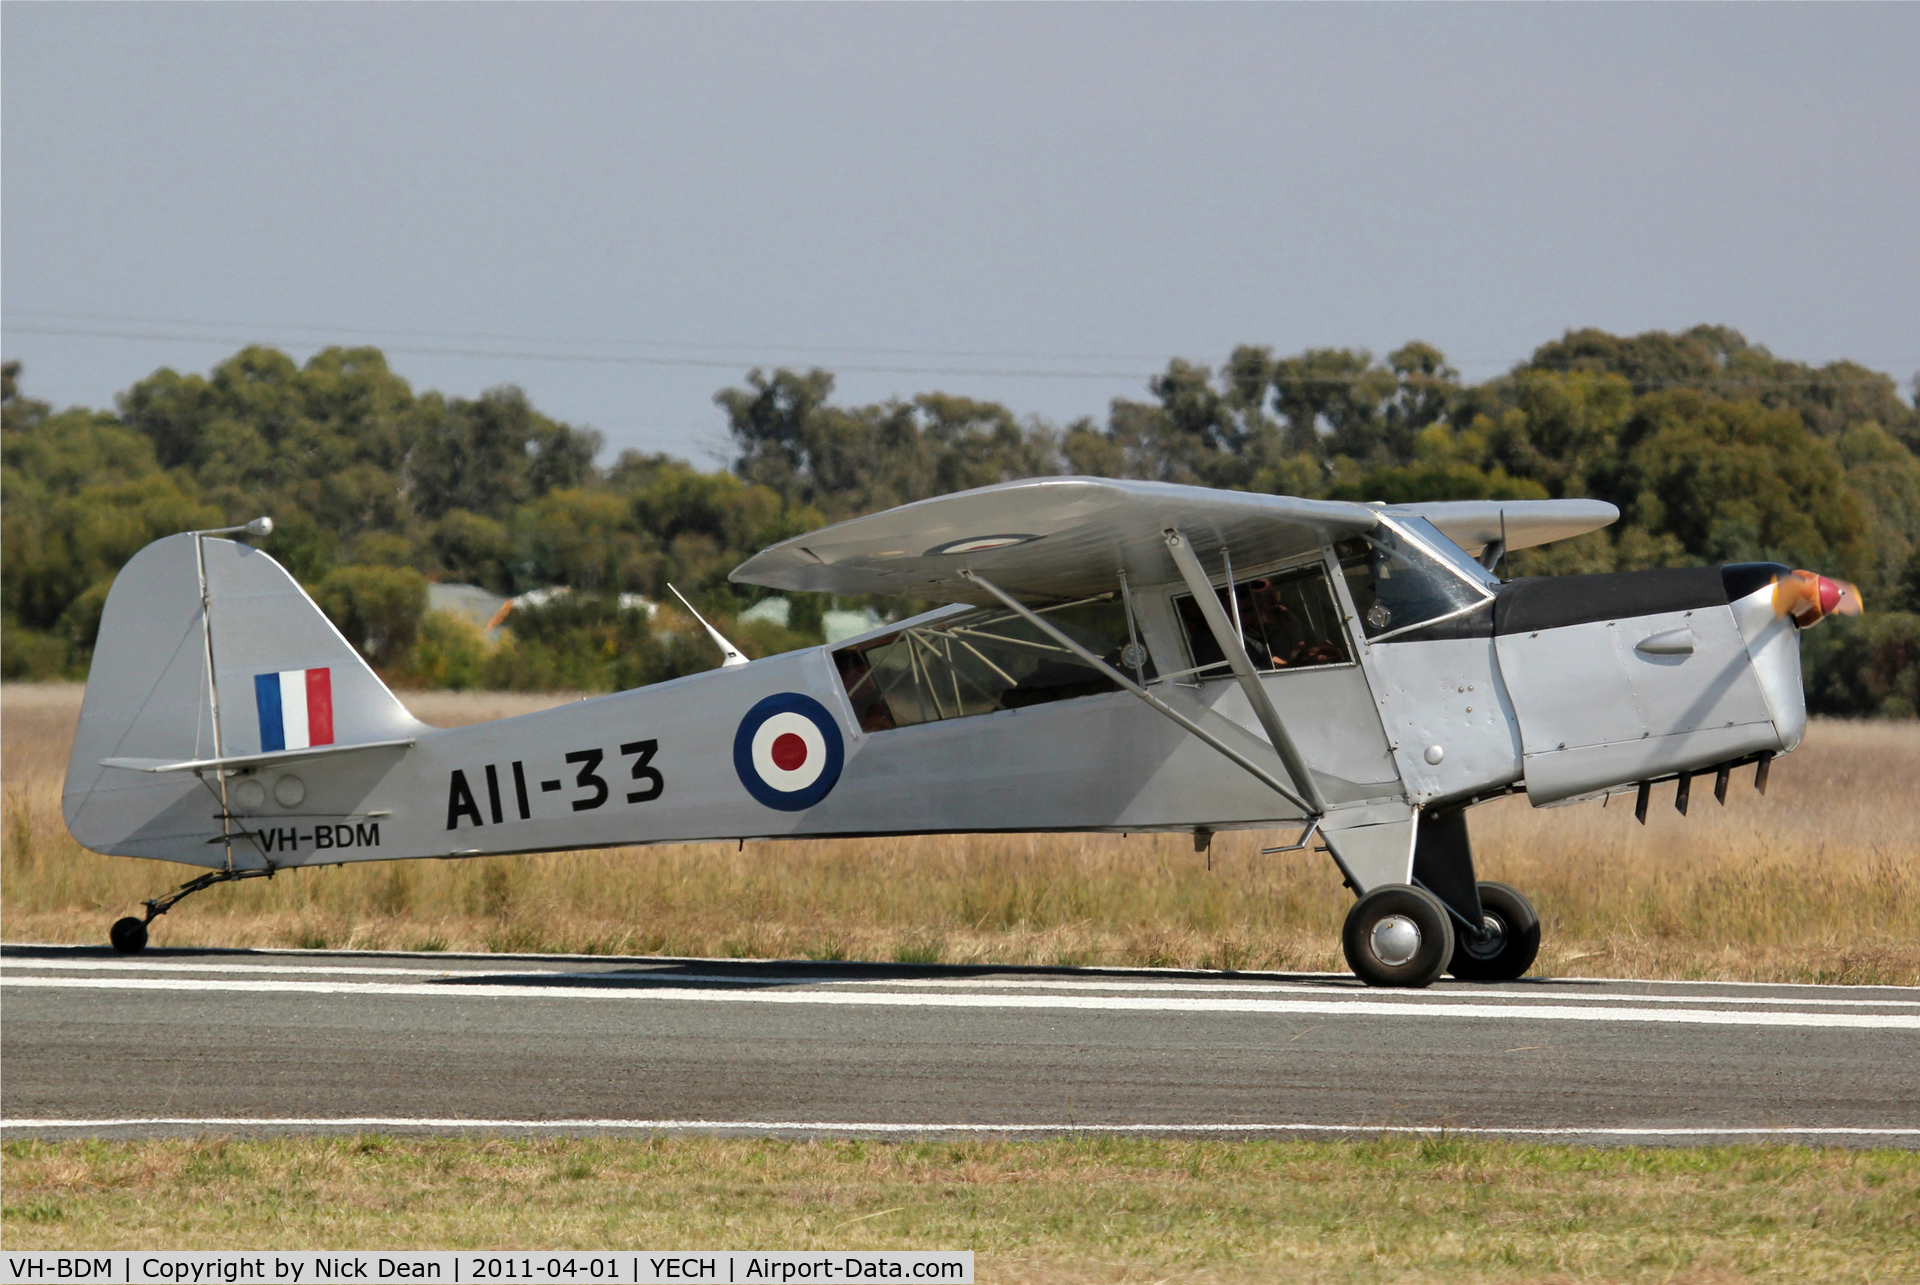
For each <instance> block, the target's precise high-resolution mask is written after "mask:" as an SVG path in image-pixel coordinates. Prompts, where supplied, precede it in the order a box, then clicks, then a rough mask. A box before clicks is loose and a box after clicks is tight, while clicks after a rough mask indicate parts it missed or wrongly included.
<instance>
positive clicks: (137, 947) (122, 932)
mask: <svg viewBox="0 0 1920 1285" xmlns="http://www.w3.org/2000/svg"><path fill="white" fill-rule="evenodd" d="M107 940H108V941H110V942H112V943H113V948H114V949H115V950H117V951H119V952H120V953H121V954H122V955H138V954H139V953H140V952H141V951H143V950H145V949H146V948H147V925H146V923H145V922H144V921H142V920H139V919H135V918H134V917H133V916H132V915H128V916H127V917H126V918H125V919H116V920H114V921H113V927H111V928H109V929H107Z"/></svg>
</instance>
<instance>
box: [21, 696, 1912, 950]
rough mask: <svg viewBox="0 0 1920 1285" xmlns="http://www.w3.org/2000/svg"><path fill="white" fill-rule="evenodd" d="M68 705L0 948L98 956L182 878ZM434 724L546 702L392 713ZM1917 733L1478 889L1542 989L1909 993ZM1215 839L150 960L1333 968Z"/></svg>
mask: <svg viewBox="0 0 1920 1285" xmlns="http://www.w3.org/2000/svg"><path fill="white" fill-rule="evenodd" d="M79 695H80V689H79V688H78V687H77V686H67V685H47V686H31V685H10V686H8V687H6V688H5V689H4V690H0V733H3V734H4V757H3V758H0V775H3V776H4V782H5V810H6V819H5V828H4V835H0V934H4V936H5V937H6V939H7V940H10V941H62V942H64V941H79V942H98V941H101V940H102V939H103V937H104V934H105V930H106V926H107V924H108V922H109V921H110V920H112V919H113V918H115V917H116V916H118V915H121V914H125V913H128V912H130V911H132V910H134V909H136V907H137V903H138V902H139V900H140V899H141V898H142V897H148V896H152V895H154V894H156V893H158V892H160V891H163V890H165V889H166V888H168V887H170V886H172V885H173V884H175V883H178V882H179V881H180V880H181V879H182V878H183V877H184V876H185V875H187V874H190V873H191V872H189V871H187V870H186V869H185V868H184V867H177V866H172V865H168V864H164V863H146V862H138V861H128V860H124V859H116V858H107V857H99V856H95V855H93V854H91V853H88V852H85V851H83V850H81V849H80V848H79V847H77V846H76V845H75V844H74V842H73V840H72V839H71V838H70V837H69V836H68V835H67V833H66V829H65V826H64V825H63V824H62V822H61V819H60V807H59V787H60V780H61V777H62V775H63V773H64V771H65V766H66V760H67V753H68V747H69V744H70V741H71V736H72V726H73V721H74V718H75V716H76V715H77V712H78V708H79ZM403 699H405V700H407V701H408V702H409V703H410V704H411V705H412V706H413V708H414V709H415V711H416V712H417V713H418V714H419V715H420V716H421V717H422V718H424V719H426V720H427V721H429V722H432V723H436V724H439V725H442V726H453V725H458V724H463V723H470V722H476V721H480V720H483V719H487V718H495V717H503V716H505V715H508V714H515V713H524V712H526V711H528V710H530V709H535V708H541V707H543V706H546V705H551V704H554V703H557V702H559V701H562V700H565V699H569V698H567V697H562V696H555V697H544V698H543V697H529V696H518V695H492V694H471V693H469V694H454V693H434V692H419V693H412V692H410V693H405V694H403ZM1916 782H1920V724H1914V723H1893V722H1880V723H1845V722H1836V721H1816V722H1815V724H1814V726H1813V729H1812V731H1811V732H1810V733H1809V735H1808V737H1807V743H1806V745H1805V747H1803V748H1802V750H1801V751H1800V752H1799V753H1796V754H1795V755H1793V756H1792V757H1790V758H1788V759H1784V760H1782V761H1781V762H1779V763H1777V764H1776V765H1775V770H1774V773H1773V782H1772V786H1771V793H1770V794H1769V796H1768V797H1766V798H1764V799H1763V798H1760V797H1758V796H1757V795H1755V794H1754V792H1753V790H1752V788H1751V785H1750V774H1749V773H1745V772H1743V773H1742V774H1741V776H1740V778H1739V779H1738V780H1737V781H1736V783H1735V786H1734V789H1733V791H1732V792H1731V793H1730V795H1729V803H1728V806H1727V807H1726V808H1725V809H1724V810H1723V809H1720V808H1717V807H1715V806H1714V804H1713V801H1712V797H1711V792H1710V791H1708V790H1705V789H1699V790H1696V792H1695V800H1696V801H1695V804H1694V809H1693V816H1692V818H1691V819H1683V818H1681V817H1679V816H1677V815H1676V814H1675V813H1674V812H1673V809H1672V807H1671V793H1670V791H1669V792H1667V795H1666V797H1659V798H1656V800H1655V806H1654V810H1653V815H1652V817H1651V822H1650V824H1649V825H1647V826H1646V827H1644V828H1642V827H1641V826H1639V825H1637V824H1635V823H1634V820H1633V816H1632V809H1631V807H1630V806H1621V804H1622V802H1623V801H1622V800H1615V802H1614V804H1613V805H1612V806H1609V807H1607V808H1605V809H1602V808H1601V807H1600V805H1598V804H1583V805H1580V806H1577V807H1572V808H1561V809H1548V810H1542V811H1536V810H1533V809H1531V808H1529V807H1528V806H1527V805H1526V803H1525V802H1524V801H1521V800H1505V801H1501V802H1498V803H1494V804H1490V805H1487V806H1484V807H1482V808H1479V809H1476V810H1475V812H1474V813H1473V814H1472V824H1473V827H1474V835H1475V843H1476V846H1477V849H1478V854H1479V864H1480V869H1481V873H1482V877H1483V878H1494V879H1502V880H1505V881H1507V882H1509V883H1512V884H1514V885H1515V886H1517V887H1519V888H1521V889H1522V890H1523V891H1525V892H1526V893H1527V894H1528V896H1529V897H1531V898H1532V899H1533V901H1534V902H1535V904H1536V905H1537V906H1538V907H1539V909H1540V911H1541V915H1542V918H1543V920H1544V945H1543V948H1542V951H1541V957H1540V963H1539V965H1538V966H1537V968H1538V970H1539V971H1542V972H1548V973H1552V974H1555V975H1562V976H1564V975H1591V976H1602V975H1604V976H1645V977H1695V978H1728V979H1751V980H1773V981H1815V980H1818V981H1837V982H1861V983H1864V982H1882V983H1901V984H1909V985H1910V984H1916V983H1920V938H1917V937H1916V929H1915V925H1916V924H1920V786H1916ZM1269 841H1270V836H1267V835H1261V834H1222V835H1219V836H1217V837H1216V838H1215V840H1214V850H1213V854H1212V858H1211V862H1210V863H1209V861H1208V859H1207V858H1205V857H1201V856H1198V855H1196V854H1194V852H1193V851H1192V848H1191V844H1190V843H1189V842H1188V840H1186V839H1185V838H1184V837H1182V836H1140V835H1136V836H1133V837H1131V838H1125V839H1122V838H1118V837H1114V836H1107V835H1064V836H1063V835H982V836H951V837H926V838H910V839H868V840H825V841H813V842H793V843H784V844H776V843H755V844H749V845H748V846H747V848H746V850H745V851H744V852H741V851H736V850H735V849H734V847H732V846H731V845H720V844H709V845H688V846H666V847H658V848H632V849H619V850H613V851H604V852H587V853H573V854H565V855H551V856H538V857H503V858H491V859H485V860H476V861H464V862H441V861H420V862H396V863H376V864H369V865H357V866H356V865H349V866H347V867H345V868H342V869H325V870H304V871H290V872H288V873H286V874H283V875H281V876H280V877H279V878H277V879H274V880H271V881H267V880H262V881H256V882H249V883H245V884H239V885H235V886H232V887H227V888H219V889H215V890H213V891H211V892H207V893H203V894H201V895H199V896H197V897H195V898H193V899H191V900H189V901H187V902H185V903H183V904H182V905H181V907H180V908H179V909H177V910H175V911H173V912H172V913H171V914H169V915H167V916H166V917H165V918H163V919H160V920H158V921H156V923H155V925H154V937H153V939H154V941H155V942H156V944H160V945H223V946H242V945H263V946H264V945H271V946H303V947H322V946H328V947H357V948H369V949H373V948H401V949H427V950H435V949H439V950H551V951H570V952H581V953H603V954H604V953H621V954H625V953H636V954H674V955H709V956H745V957H781V958H791V957H811V958H820V959H842V958H847V959H856V958H857V959H880V960H898V961H912V962H935V961H947V962H996V963H1082V964H1095V963H1100V964H1147V965H1166V966H1190V967H1213V968H1282V969H1338V968H1340V967H1342V965H1341V963H1340V959H1339V947H1338V931H1339V926H1340V922H1341V918H1342V916H1343V915H1344V914H1345V913H1346V909H1347V906H1348V905H1349V904H1350V897H1349V895H1348V894H1347V893H1346V892H1345V891H1343V890H1342V889H1341V887H1340V885H1339V878H1338V876H1337V875H1336V874H1335V873H1334V870H1333V867H1332V865H1331V863H1330V862H1328V860H1327V859H1326V858H1325V857H1324V856H1320V855H1312V854H1294V855H1289V856H1282V857H1261V856H1260V855H1259V854H1258V849H1259V847H1260V845H1261V843H1262V842H1269Z"/></svg>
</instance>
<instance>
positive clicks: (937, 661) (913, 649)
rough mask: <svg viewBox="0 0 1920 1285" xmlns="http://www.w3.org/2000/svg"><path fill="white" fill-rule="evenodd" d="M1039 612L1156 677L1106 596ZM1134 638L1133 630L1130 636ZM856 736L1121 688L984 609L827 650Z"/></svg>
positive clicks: (1121, 612) (1101, 653)
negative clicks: (856, 724)
mask: <svg viewBox="0 0 1920 1285" xmlns="http://www.w3.org/2000/svg"><path fill="white" fill-rule="evenodd" d="M1036 614H1038V615H1040V616H1042V617H1044V618H1045V619H1046V620H1047V622H1048V623H1049V624H1051V625H1052V626H1053V627H1054V628H1056V629H1058V630H1059V631H1060V632H1061V633H1063V634H1065V635H1067V637H1069V638H1071V639H1073V640H1074V641H1075V642H1077V643H1079V644H1080V645H1081V646H1082V647H1085V648H1086V649H1087V650H1088V651H1090V652H1092V653H1093V654H1094V655H1096V656H1098V657H1100V658H1101V659H1102V660H1104V661H1105V662H1106V663H1107V664H1109V665H1111V666H1113V667H1114V668H1115V669H1118V670H1119V671H1121V672H1122V673H1124V674H1126V675H1127V676H1128V677H1130V678H1131V677H1133V676H1134V674H1135V671H1136V669H1137V670H1138V671H1139V673H1140V674H1141V676H1142V677H1143V678H1144V679H1145V680H1147V681H1149V682H1151V681H1152V680H1153V679H1154V678H1155V677H1156V674H1155V672H1154V668H1153V662H1152V660H1151V658H1150V657H1148V656H1147V654H1146V650H1145V648H1144V646H1137V645H1136V644H1135V643H1134V641H1133V633H1130V632H1129V630H1128V628H1127V613H1126V608H1125V607H1124V606H1122V605H1121V603H1120V600H1119V597H1118V595H1115V594H1108V595H1105V596H1103V597H1099V598H1087V599H1083V600H1081V601H1079V602H1069V603H1062V604H1060V605H1058V606H1054V607H1044V608H1036ZM1134 632H1137V631H1134ZM833 659H834V663H835V664H836V665H837V666H838V667H839V670H840V681H841V682H843V683H845V684H846V688H847V697H848V699H849V700H850V701H852V702H853V712H854V718H855V719H856V720H857V721H858V722H859V724H860V728H861V730H862V731H866V732H882V731H886V730H887V729H889V728H895V727H910V726H912V725H914V724H916V723H931V722H935V721H938V720H940V719H948V718H965V717H966V716H968V715H970V714H990V713H993V712H994V711H995V710H1003V709H1021V708H1024V707H1026V706H1028V705H1039V704H1042V703H1044V702H1047V701H1057V700H1070V699H1072V698H1073V697H1075V696H1093V695H1096V694H1098V693H1100V692H1111V691H1118V690H1119V687H1118V685H1117V684H1116V683H1114V682H1113V680H1112V679H1110V678H1108V677H1107V676H1106V675H1105V674H1103V673H1101V672H1100V671H1099V670H1097V669H1094V668H1093V667H1092V666H1090V665H1088V664H1087V663H1086V662H1085V661H1083V660H1081V659H1080V658H1079V657H1078V656H1076V655H1074V654H1073V653H1072V652H1070V651H1068V650H1067V649H1066V648H1064V647H1062V646H1061V645H1060V644H1059V643H1057V642H1055V641H1054V640H1053V639H1052V638H1049V637H1048V636H1047V635H1045V634H1043V633H1041V632H1040V631H1039V630H1038V629H1036V628H1034V627H1033V626H1032V625H1031V624H1029V623H1028V622H1027V621H1026V620H1024V619H1022V618H1021V617H1019V616H1016V615H1014V614H1013V613H1012V612H1010V611H1004V610H1000V609H997V608H988V609H986V610H981V611H969V612H964V613H962V614H960V615H954V616H948V617H946V618H944V619H941V620H933V621H929V622H927V623H926V624H924V625H915V626H910V627H908V628H905V629H902V630H900V631H898V632H897V633H892V634H888V635H886V636H885V637H882V638H876V639H873V640H871V641H868V642H863V643H859V644H856V645H854V646H850V647H842V648H841V649H840V650H838V651H836V652H834V653H833Z"/></svg>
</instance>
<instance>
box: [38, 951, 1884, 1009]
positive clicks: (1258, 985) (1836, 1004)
mask: <svg viewBox="0 0 1920 1285" xmlns="http://www.w3.org/2000/svg"><path fill="white" fill-rule="evenodd" d="M19 968H29V969H46V970H52V971H62V972H64V971H72V972H116V973H125V974H135V973H153V972H157V973H235V974H238V973H245V974H255V973H258V974H269V975H287V976H295V977H300V976H342V975H352V976H365V977H369V978H378V977H439V978H448V979H453V978H458V979H461V980H462V981H465V982H469V983H472V982H482V981H485V980H487V979H495V978H512V979H514V980H516V981H519V980H522V979H535V978H539V979H549V980H552V981H554V982H563V981H618V982H657V983H662V984H676V985H693V984H698V985H703V986H783V987H789V988H791V987H796V986H888V987H923V988H927V989H937V990H958V989H980V990H1035V991H1046V990H1057V991H1079V992H1082V993H1085V992H1089V991H1146V992H1149V993H1156V994H1215V993H1225V994H1229V995H1250V996H1259V995H1269V994H1299V995H1328V994H1340V995H1343V996H1348V997H1351V999H1353V1000H1355V1001H1359V1002H1362V1003H1364V1002H1367V1001H1368V1000H1369V999H1372V1000H1379V999H1388V1000H1400V1001H1408V1000H1412V1001H1420V1002H1427V1003H1459V1002H1472V1001H1477V1000H1489V999H1517V1000H1526V1001H1528V1002H1531V1003H1536V1004H1537V1003H1546V1002H1559V1003H1576V1004H1767V1005H1800V1006H1814V1007H1822V1008H1828V1007H1833V1008H1915V1009H1920V996H1915V997H1914V998H1901V997H1893V996H1888V997H1885V998H1881V999H1828V998H1825V997H1820V996H1812V995H1625V994H1619V993H1617V992H1594V993H1589V994H1580V993H1577V992H1569V991H1554V992H1545V991H1537V990H1496V989H1493V988H1490V987H1480V986H1476V987H1474V988H1473V989H1472V990H1471V991H1456V990H1430V991H1380V990H1368V989H1365V988H1363V987H1361V986H1360V985H1359V984H1358V983H1357V982H1353V980H1352V978H1350V977H1349V978H1346V979H1345V980H1347V981H1348V982H1349V983H1351V984H1350V985H1349V986H1346V987H1332V986H1327V985H1325V984H1320V985H1309V984H1303V983H1300V982H1272V981H1264V980H1249V981H1219V982H1189V981H1164V982H1137V981H1120V980H1110V979H1105V978H1100V977H1088V978H1084V979H1072V980H1063V979H1058V978H1038V977H817V978H816V977H771V976H764V977H751V976H741V975H739V974H737V973H682V972H674V971H670V970H667V969H657V968H627V969H621V968H613V969H600V970H596V971H592V972H575V971H569V972H560V971H557V970H555V971H548V970H544V969H514V970H497V969H488V970H484V971H482V970H477V969H447V968H372V967H348V966H344V965H333V964H320V965H313V966H310V967H307V966H301V965H297V964H246V963H206V964H190V963H174V962H153V963H142V962H136V961H130V960H110V959H85V960H71V961H57V960H8V961H7V962H6V964H5V966H4V967H0V981H3V980H4V979H5V975H6V974H7V973H8V972H11V971H12V970H14V969H19ZM1619 984H1620V985H1642V984H1644V983H1640V982H1621V983H1619ZM1739 984H1740V985H1752V986H1766V985H1770V983H1766V982H1751V983H1747V982H1743V983H1739ZM1862 989H1878V988H1871V987H1868V988H1862ZM1887 989H1901V988H1887ZM1904 989H1914V988H1904Z"/></svg>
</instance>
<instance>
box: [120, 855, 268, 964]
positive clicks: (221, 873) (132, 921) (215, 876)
mask: <svg viewBox="0 0 1920 1285" xmlns="http://www.w3.org/2000/svg"><path fill="white" fill-rule="evenodd" d="M273 871H274V868H273V867H272V866H267V867H265V868H264V869H258V870H212V871H209V872H207V873H206V874H203V875H201V876H200V877H199V878H198V879H189V880H188V881H187V882H186V883H183V884H181V885H180V886H179V887H178V888H175V889H174V890H173V891H172V892H170V893H168V894H167V895H166V896H164V897H151V898H149V899H148V900H146V901H144V902H142V903H141V904H142V905H144V906H146V908H147V914H146V918H144V919H136V918H134V917H133V916H132V915H128V916H127V917H126V918H124V919H116V920H115V921H114V924H113V927H112V928H109V929H108V930H107V940H108V941H109V942H112V943H113V948H114V949H115V950H117V951H119V952H120V953H121V954H122V955H137V954H139V953H140V952H141V951H143V950H145V949H146V948H147V925H148V924H150V923H152V922H153V921H154V920H155V919H158V918H159V917H160V916H161V915H164V914H166V913H167V912H168V911H169V910H172V909H173V908H174V907H175V906H177V905H179V904H180V903H181V902H182V901H184V900H186V899H187V898H188V897H191V896H192V895H193V894H194V893H196V892H199V891H200V890H201V889H203V888H211V887H213V885H215V884H217V883H233V882H235V881H237V880H240V879H271V878H273Z"/></svg>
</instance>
